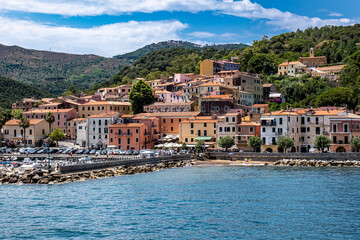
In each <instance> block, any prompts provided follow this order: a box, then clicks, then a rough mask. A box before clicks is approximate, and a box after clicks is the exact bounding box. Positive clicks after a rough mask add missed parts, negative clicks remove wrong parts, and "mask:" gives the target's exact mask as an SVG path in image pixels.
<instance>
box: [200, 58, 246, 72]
mask: <svg viewBox="0 0 360 240" xmlns="http://www.w3.org/2000/svg"><path fill="white" fill-rule="evenodd" d="M233 70H239V63H235V62H230V61H213V60H209V59H205V60H203V61H202V62H201V63H200V74H201V75H207V76H209V75H217V74H218V73H219V72H221V71H233Z"/></svg>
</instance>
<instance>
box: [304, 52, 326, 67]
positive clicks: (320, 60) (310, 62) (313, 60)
mask: <svg viewBox="0 0 360 240" xmlns="http://www.w3.org/2000/svg"><path fill="white" fill-rule="evenodd" d="M299 61H300V62H301V63H302V64H304V65H305V66H306V67H318V66H322V65H326V64H327V58H326V57H325V56H321V57H315V51H314V48H311V49H310V57H300V58H299Z"/></svg>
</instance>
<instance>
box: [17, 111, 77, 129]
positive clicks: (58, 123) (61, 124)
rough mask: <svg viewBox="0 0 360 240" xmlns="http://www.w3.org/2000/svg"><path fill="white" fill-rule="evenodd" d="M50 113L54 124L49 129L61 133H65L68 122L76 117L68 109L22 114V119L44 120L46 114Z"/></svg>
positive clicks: (75, 114) (73, 112)
mask: <svg viewBox="0 0 360 240" xmlns="http://www.w3.org/2000/svg"><path fill="white" fill-rule="evenodd" d="M48 112H52V113H53V114H54V117H55V122H54V123H53V124H52V126H51V128H54V127H57V128H60V129H62V130H63V133H67V126H68V124H67V123H68V121H70V120H72V119H74V118H76V117H77V111H76V110H75V109H74V108H70V109H53V110H51V109H50V110H45V109H37V110H32V111H28V112H24V113H23V117H26V118H28V119H45V117H46V114H47V113H48Z"/></svg>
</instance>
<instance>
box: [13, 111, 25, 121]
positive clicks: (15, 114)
mask: <svg viewBox="0 0 360 240" xmlns="http://www.w3.org/2000/svg"><path fill="white" fill-rule="evenodd" d="M23 112H24V111H23V110H21V109H14V110H12V111H11V116H12V117H13V118H14V119H20V118H21V117H22V114H23Z"/></svg>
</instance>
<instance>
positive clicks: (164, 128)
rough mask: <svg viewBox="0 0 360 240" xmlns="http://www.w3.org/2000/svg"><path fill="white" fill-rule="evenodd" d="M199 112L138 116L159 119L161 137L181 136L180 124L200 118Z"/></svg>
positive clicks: (158, 113)
mask: <svg viewBox="0 0 360 240" xmlns="http://www.w3.org/2000/svg"><path fill="white" fill-rule="evenodd" d="M199 114H200V113H199V112H156V113H140V114H138V115H136V116H143V117H144V116H145V117H156V118H158V119H159V127H160V133H161V136H162V137H164V136H166V135H179V123H181V122H183V121H187V120H188V119H189V118H192V117H194V116H198V115H199Z"/></svg>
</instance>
